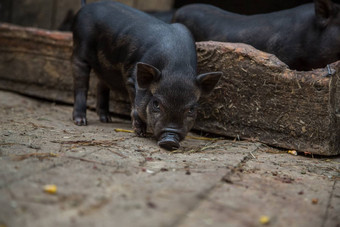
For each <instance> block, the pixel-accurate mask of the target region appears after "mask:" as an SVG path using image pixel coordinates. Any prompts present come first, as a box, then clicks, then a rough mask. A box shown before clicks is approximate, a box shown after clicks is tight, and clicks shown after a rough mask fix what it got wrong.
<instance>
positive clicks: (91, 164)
mask: <svg viewBox="0 0 340 227" xmlns="http://www.w3.org/2000/svg"><path fill="white" fill-rule="evenodd" d="M71 113H72V107H71V106H65V105H58V104H54V103H49V102H44V101H41V100H35V99H31V98H27V97H23V96H20V95H17V94H14V93H9V92H4V91H0V115H1V117H0V119H1V120H0V121H1V125H0V226H1V227H12V226H35V227H39V226H147V227H150V226H181V227H184V226H309V227H310V226H320V227H322V226H324V227H326V226H327V227H328V226H340V215H339V214H340V174H339V173H340V157H339V156H337V157H324V158H322V157H321V158H320V157H318V158H315V157H311V156H310V155H308V154H307V155H306V154H299V155H297V156H295V155H291V154H288V153H287V151H284V150H278V149H275V148H271V147H268V146H266V145H263V144H260V143H253V142H251V141H233V140H226V139H217V140H205V139H201V138H196V137H198V136H199V135H196V134H190V136H191V137H189V138H187V139H186V140H185V141H184V142H182V143H181V145H182V147H181V149H180V150H177V151H175V152H169V151H165V150H162V149H160V148H159V147H158V146H157V145H156V142H155V141H154V140H153V139H152V138H139V137H136V136H135V135H134V134H133V133H130V132H125V131H124V130H120V131H119V130H118V131H115V129H126V130H130V129H131V122H130V121H128V120H124V119H119V118H114V119H113V123H110V124H104V123H100V122H99V121H98V119H97V116H96V114H95V113H94V112H92V111H88V122H89V125H88V126H86V127H78V126H75V125H74V124H73V122H72V120H71ZM50 184H52V185H55V186H56V188H52V189H49V190H50V191H44V187H45V186H46V185H50Z"/></svg>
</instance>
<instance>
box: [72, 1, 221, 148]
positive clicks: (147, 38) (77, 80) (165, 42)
mask: <svg viewBox="0 0 340 227" xmlns="http://www.w3.org/2000/svg"><path fill="white" fill-rule="evenodd" d="M72 31H73V41H74V47H73V55H72V65H73V77H74V109H73V120H74V123H75V124H76V125H86V124H87V122H86V98H87V91H88V87H89V73H90V70H91V69H93V70H94V72H95V73H96V74H97V76H98V78H99V82H98V85H97V113H98V115H99V118H100V121H102V122H110V120H111V119H110V115H109V92H110V89H125V88H126V89H127V91H128V93H129V98H130V101H131V104H132V111H131V117H132V120H133V122H132V124H133V127H134V130H135V132H136V134H137V135H139V136H142V135H144V134H145V132H146V129H147V127H148V128H149V129H150V130H151V131H152V132H153V134H154V136H155V137H156V139H157V140H158V144H159V145H160V146H161V147H163V148H166V149H176V148H178V147H179V142H180V141H181V140H182V139H183V138H184V137H185V135H186V134H187V133H188V131H189V130H190V129H191V128H192V126H193V124H194V120H195V118H196V111H197V101H198V99H199V97H200V96H201V95H206V94H208V93H209V92H210V91H211V90H212V89H213V88H214V86H215V85H216V83H217V82H218V81H219V79H220V77H221V73H220V72H213V73H205V74H201V75H198V76H197V74H196V73H197V72H196V68H197V56H196V48H195V42H194V40H193V38H192V36H191V34H190V32H189V31H188V30H187V28H185V26H183V25H181V24H171V25H170V24H166V23H164V22H162V21H160V20H158V19H156V18H154V17H152V16H150V15H147V14H145V13H143V12H141V11H138V10H136V9H133V8H130V7H128V6H125V5H123V4H120V3H117V2H96V3H91V4H88V5H85V6H84V7H83V8H81V9H80V11H79V12H78V14H77V15H76V17H75V21H74V24H73V27H72Z"/></svg>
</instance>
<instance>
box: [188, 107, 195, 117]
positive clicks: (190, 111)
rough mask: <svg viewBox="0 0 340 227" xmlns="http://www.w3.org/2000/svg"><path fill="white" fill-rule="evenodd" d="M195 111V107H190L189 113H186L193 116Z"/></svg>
mask: <svg viewBox="0 0 340 227" xmlns="http://www.w3.org/2000/svg"><path fill="white" fill-rule="evenodd" d="M195 111H196V108H195V107H191V108H190V109H189V111H188V114H189V115H193V114H195Z"/></svg>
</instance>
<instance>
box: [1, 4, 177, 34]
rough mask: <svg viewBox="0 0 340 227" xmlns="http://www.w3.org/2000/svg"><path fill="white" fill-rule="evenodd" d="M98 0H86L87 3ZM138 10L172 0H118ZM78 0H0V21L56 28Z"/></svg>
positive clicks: (163, 7) (155, 7) (166, 7)
mask: <svg viewBox="0 0 340 227" xmlns="http://www.w3.org/2000/svg"><path fill="white" fill-rule="evenodd" d="M94 1H98V0H87V2H88V3H90V2H94ZM118 1H119V2H122V3H124V4H127V5H129V6H132V7H134V8H137V9H140V10H158V11H165V10H170V9H171V8H172V6H173V0H118ZM79 8H80V0H1V1H0V21H2V22H8V23H13V24H18V25H23V26H32V27H40V28H45V29H51V30H56V29H58V27H59V26H60V24H61V23H62V22H63V20H64V18H65V17H66V15H67V13H68V11H69V10H72V11H73V12H77V11H78V10H79Z"/></svg>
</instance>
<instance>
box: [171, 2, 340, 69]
mask: <svg viewBox="0 0 340 227" xmlns="http://www.w3.org/2000/svg"><path fill="white" fill-rule="evenodd" d="M173 21H174V22H179V23H183V24H184V25H186V26H187V27H188V28H189V30H190V31H191V32H192V34H193V36H194V38H195V40H196V41H205V40H213V41H222V42H241V43H247V44H250V45H252V46H254V47H255V48H257V49H259V50H263V51H266V52H268V53H272V54H275V55H276V56H277V57H278V58H279V59H281V60H282V61H283V62H285V63H286V64H287V65H288V66H289V67H290V68H292V69H296V70H311V69H313V68H319V67H325V66H326V65H327V64H329V63H331V62H334V61H337V60H339V59H340V6H339V5H337V4H334V3H332V2H331V1H330V0H315V1H314V4H312V3H311V4H305V5H302V6H299V7H296V8H292V9H288V10H283V11H278V12H274V13H267V14H258V15H251V16H245V15H239V14H235V13H231V12H227V11H224V10H222V9H219V8H217V7H214V6H210V5H205V4H193V5H188V6H184V7H182V8H180V9H179V10H178V11H177V12H176V13H175V15H174V18H173Z"/></svg>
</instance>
